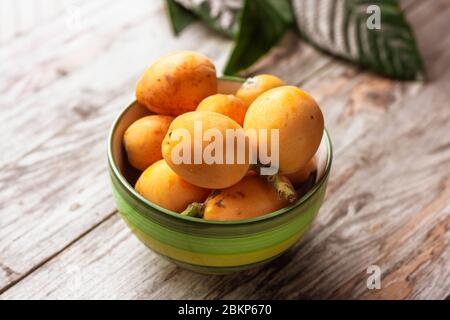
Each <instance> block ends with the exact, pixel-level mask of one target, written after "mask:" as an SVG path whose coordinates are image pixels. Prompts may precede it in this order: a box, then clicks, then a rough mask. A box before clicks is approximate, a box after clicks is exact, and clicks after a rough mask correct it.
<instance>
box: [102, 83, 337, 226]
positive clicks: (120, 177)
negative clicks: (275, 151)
mask: <svg viewBox="0 0 450 320" xmlns="http://www.w3.org/2000/svg"><path fill="white" fill-rule="evenodd" d="M221 80H225V81H236V80H231V79H221ZM135 103H136V100H135V101H133V102H132V103H131V104H130V105H128V106H127V107H126V108H125V109H123V110H122V111H121V112H120V114H119V115H118V116H117V117H116V119H115V120H114V122H113V125H112V127H111V129H110V131H109V135H108V151H107V152H108V164H109V167H110V169H111V171H112V174H114V176H115V177H116V179H117V180H118V181H119V183H120V184H121V185H122V187H124V188H125V189H126V190H127V191H128V193H129V194H130V195H131V196H132V197H134V198H135V199H136V200H138V201H139V202H141V203H143V204H144V205H145V206H146V207H149V208H150V209H153V210H156V211H157V212H158V213H163V214H168V215H170V216H172V217H174V218H176V219H180V220H183V221H185V222H194V223H199V224H207V225H241V224H250V223H255V222H261V221H265V220H270V219H273V218H276V217H278V216H280V215H282V214H284V213H287V212H289V211H291V210H292V209H294V208H297V207H300V206H302V205H303V204H305V203H306V202H307V201H308V200H309V199H310V198H311V197H313V196H314V195H315V194H316V193H317V192H318V191H319V190H320V189H321V187H322V185H323V184H324V183H325V181H327V178H328V176H329V174H330V170H331V164H332V162H333V147H332V143H331V139H330V135H329V133H328V131H327V129H326V128H325V129H324V137H325V144H326V151H327V163H326V166H325V170H324V172H323V174H322V176H321V177H320V179H319V181H318V182H316V183H315V185H314V186H313V187H312V188H311V189H310V190H309V191H308V192H307V193H306V194H304V195H303V196H302V197H301V198H300V199H298V200H297V201H296V202H295V203H293V204H291V205H289V206H287V207H284V208H281V209H279V210H277V211H274V212H271V213H268V214H265V215H262V216H259V217H255V218H249V219H242V220H227V221H223V220H205V219H201V218H196V217H190V216H184V215H181V214H179V213H178V212H175V211H171V210H168V209H165V208H163V207H160V206H158V205H157V204H155V203H153V202H151V201H149V200H147V199H146V198H144V197H143V196H142V195H140V194H139V193H138V192H137V191H136V190H135V189H134V188H133V186H131V184H130V183H129V182H128V181H127V179H126V178H125V177H124V176H123V175H122V173H121V172H120V170H119V168H118V166H117V164H116V160H115V159H114V157H113V152H112V149H113V136H114V133H115V131H116V129H117V127H118V124H119V123H120V121H121V119H122V117H123V116H124V115H125V114H126V112H127V111H128V110H129V109H130V108H132V107H133V106H134V104H135Z"/></svg>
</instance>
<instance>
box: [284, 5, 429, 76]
mask: <svg viewBox="0 0 450 320" xmlns="http://www.w3.org/2000/svg"><path fill="white" fill-rule="evenodd" d="M374 4H375V5H377V6H378V7H379V8H380V13H381V15H380V26H381V28H380V29H369V28H368V26H367V20H368V18H369V17H370V16H372V15H373V13H368V12H367V8H368V6H370V5H374ZM293 8H294V11H295V15H296V20H297V25H298V28H299V31H300V34H301V35H302V37H303V38H305V39H306V40H307V41H309V42H311V43H312V44H313V45H315V46H316V47H318V48H319V49H321V50H323V51H325V52H327V53H330V54H333V55H335V56H338V57H341V58H344V59H346V60H350V61H352V62H355V63H358V64H360V65H362V66H365V67H367V68H368V69H370V70H373V71H375V72H378V73H380V74H383V75H386V76H388V77H392V78H396V79H403V80H415V79H421V78H423V64H422V61H421V58H420V54H419V52H418V50H417V46H416V42H415V38H414V34H413V31H412V29H411V27H410V26H409V24H408V22H407V21H406V19H405V17H404V14H403V12H402V9H401V8H400V5H399V3H398V1H397V0H383V1H374V0H315V1H305V0H293ZM324 19H325V20H324ZM324 21H325V23H324Z"/></svg>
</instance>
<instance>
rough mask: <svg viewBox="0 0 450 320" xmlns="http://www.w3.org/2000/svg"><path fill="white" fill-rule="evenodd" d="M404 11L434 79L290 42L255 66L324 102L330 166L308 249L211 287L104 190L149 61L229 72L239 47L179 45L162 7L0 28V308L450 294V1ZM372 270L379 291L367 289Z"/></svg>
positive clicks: (200, 32) (141, 1)
mask: <svg viewBox="0 0 450 320" xmlns="http://www.w3.org/2000/svg"><path fill="white" fill-rule="evenodd" d="M41 1H43V2H45V1H44V0H41ZM15 2H16V1H15ZM18 2H21V1H18ZM22 2H23V1H22ZM4 3H6V2H3V4H4ZM48 3H53V2H52V1H49V2H48ZM405 6H406V9H407V12H408V14H407V15H408V18H409V19H410V20H411V22H412V23H413V25H414V28H415V30H416V34H417V37H418V40H419V45H420V48H421V51H422V52H423V56H424V59H425V61H426V64H427V67H428V70H429V76H430V80H429V81H428V82H427V83H402V82H396V81H393V80H388V79H383V78H381V77H379V76H376V75H373V74H371V73H368V72H365V71H361V70H359V69H358V68H356V67H354V66H351V65H348V64H346V63H343V62H341V61H337V60H335V59H332V58H330V57H329V56H326V55H323V54H321V53H319V52H317V51H316V50H314V49H312V48H311V47H309V46H308V45H306V44H304V43H302V42H301V41H299V40H297V38H296V37H295V35H293V34H289V35H287V36H286V37H285V38H284V39H283V41H282V44H281V45H280V46H279V47H278V48H276V49H275V50H273V51H272V52H271V54H270V55H269V56H268V57H266V58H265V59H264V60H263V61H261V62H260V63H259V64H258V65H257V66H255V67H254V68H253V69H252V70H251V72H252V73H259V72H270V73H274V74H277V75H279V76H281V77H282V78H283V79H285V81H286V82H289V83H292V84H298V85H301V86H302V87H303V88H305V89H306V90H308V91H310V92H311V93H312V94H313V95H314V96H315V97H316V98H317V100H318V101H319V103H320V105H321V107H322V109H323V111H324V114H325V118H326V124H327V127H328V129H329V131H330V133H331V136H332V138H333V142H334V149H335V161H334V165H333V171H332V176H331V178H330V183H329V189H328V193H327V197H326V201H325V203H324V205H323V207H322V209H321V211H320V213H319V216H318V219H317V221H316V222H315V224H314V226H313V228H312V230H311V231H310V232H309V233H308V234H307V236H306V237H305V238H304V239H303V240H302V241H301V242H300V243H298V244H297V245H296V246H295V247H294V248H293V249H291V250H290V251H289V252H288V253H287V254H286V255H284V256H282V257H281V258H279V259H278V260H276V261H274V262H273V263H270V264H269V265H267V266H265V267H262V268H260V269H256V270H251V271H248V272H245V273H241V274H237V275H231V276H214V277H211V276H203V275H197V274H193V273H191V272H188V271H184V270H181V269H180V268H177V267H175V266H174V265H172V264H170V263H168V262H166V261H164V260H163V259H161V258H159V257H158V256H156V255H155V254H154V253H152V252H151V251H149V250H148V249H146V248H145V247H144V246H143V245H142V244H140V243H139V242H138V241H137V240H136V239H135V238H134V237H133V236H132V235H131V233H130V232H129V231H128V230H127V228H126V226H125V224H124V223H123V222H122V221H121V220H120V218H119V217H118V216H117V214H116V211H115V207H114V203H113V200H112V197H111V194H110V187H109V181H108V175H107V168H106V137H107V133H108V130H109V127H110V126H111V123H112V121H113V119H114V117H115V116H116V115H117V113H118V112H119V111H120V110H121V109H122V108H123V107H125V106H126V105H127V103H128V102H130V101H131V100H132V99H133V93H134V91H133V87H134V83H135V81H136V80H137V78H138V76H139V74H140V73H141V72H142V70H143V69H144V68H145V66H147V65H148V64H149V63H150V62H151V61H152V60H154V59H155V58H157V57H159V56H160V55H162V54H164V53H167V52H170V51H174V50H178V49H190V50H197V51H200V52H202V53H205V54H207V55H208V56H210V57H211V58H212V59H213V60H214V61H215V62H216V64H217V66H218V69H219V70H220V69H221V67H222V66H223V64H224V62H225V60H226V58H227V54H228V51H229V49H230V45H231V44H230V42H229V41H228V40H227V39H224V38H221V37H219V36H217V35H216V34H214V33H213V32H211V31H209V30H207V29H206V28H205V27H204V26H202V25H201V24H194V25H192V26H190V27H189V28H188V29H187V30H186V31H185V32H184V33H183V34H182V36H181V37H179V38H174V37H173V36H172V33H171V30H170V27H169V25H168V22H167V19H166V17H165V12H164V6H163V3H162V1H154V0H151V1H149V0H138V1H133V5H130V2H129V1H125V0H119V1H103V0H95V1H78V2H67V3H65V4H64V6H62V7H61V6H57V5H55V6H54V7H51V6H50V9H48V10H47V9H46V10H47V11H46V10H44V11H46V14H44V16H45V17H46V18H42V19H35V20H33V21H37V22H29V25H31V27H29V26H28V27H26V28H25V27H22V26H20V27H19V26H18V27H16V29H17V30H22V29H23V30H27V31H20V32H19V31H17V32H16V31H14V32H13V31H11V30H12V29H14V28H13V27H9V28H12V29H9V28H8V30H10V31H9V32H10V33H11V34H14V35H13V36H11V35H8V36H5V35H3V32H2V31H1V30H3V29H0V61H2V63H1V64H0V117H1V119H2V123H3V125H2V129H3V130H2V139H1V141H0V144H1V149H2V153H1V155H0V168H1V169H0V190H1V192H0V298H2V299H10V298H141V299H142V298H145V299H155V298H169V299H175V298H188V299H194V298H196V299H203V298H207V299H208V298H396V299H411V298H421V299H432V298H438V299H441V298H445V297H447V296H449V295H450V268H449V266H450V245H449V241H450V236H449V227H450V109H449V108H448V101H449V100H450V36H449V35H448V31H447V27H448V21H449V19H450V5H449V3H448V1H444V0H436V1H433V2H432V4H430V3H424V2H421V1H413V0H411V1H407V5H405ZM76 8H78V9H79V11H78V13H77V11H76V10H75V11H73V10H72V9H76ZM25 11H26V10H25ZM2 15H4V13H3V11H2V13H1V14H0V17H1V16H2ZM74 17H76V18H74ZM430 17H433V19H430ZM78 18H79V19H78ZM31 19H34V18H30V17H28V18H27V19H26V20H27V21H31ZM77 19H78V20H77ZM12 21H15V20H12ZM12 25H13V23H12ZM16 29H14V30H16ZM371 264H377V265H379V266H380V267H381V269H382V272H383V274H382V289H381V290H375V291H371V290H368V289H367V288H366V278H367V275H366V268H367V267H368V266H369V265H371Z"/></svg>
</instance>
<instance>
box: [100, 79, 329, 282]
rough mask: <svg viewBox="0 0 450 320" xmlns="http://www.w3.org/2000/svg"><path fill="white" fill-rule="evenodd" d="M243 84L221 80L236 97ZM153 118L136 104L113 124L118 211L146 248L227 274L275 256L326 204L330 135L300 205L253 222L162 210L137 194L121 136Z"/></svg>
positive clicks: (112, 165) (111, 149)
mask: <svg viewBox="0 0 450 320" xmlns="http://www.w3.org/2000/svg"><path fill="white" fill-rule="evenodd" d="M240 84H241V83H240V82H239V81H234V80H220V82H219V92H221V93H227V94H229V93H235V92H236V90H237V88H238V87H239V86H240ZM148 114H150V113H149V111H147V109H146V108H145V107H143V106H142V105H140V104H139V103H137V102H133V103H132V104H131V105H130V106H129V107H127V108H126V109H125V110H124V111H123V112H122V113H121V114H120V115H119V117H118V118H117V119H116V121H115V122H114V125H113V127H112V129H111V133H110V135H109V143H108V164H109V171H110V176H111V182H112V190H113V196H114V199H115V201H116V204H117V208H118V210H119V212H120V215H121V217H122V218H123V220H124V221H125V222H126V224H127V225H128V226H129V228H130V229H131V231H132V232H133V233H134V234H135V235H136V236H137V237H138V238H139V239H140V240H141V241H142V242H143V243H144V244H145V245H146V246H148V247H149V248H151V249H152V250H154V251H155V252H157V253H158V254H160V255H162V256H163V257H166V258H167V259H169V260H171V261H173V262H174V263H176V264H178V265H180V266H181V267H184V268H187V269H190V270H193V271H197V272H201V273H209V274H222V273H229V272H235V271H241V270H245V269H248V268H251V267H254V266H259V265H261V264H264V263H266V262H268V261H270V260H272V259H274V258H276V257H277V256H279V255H280V254H282V253H283V252H285V251H286V250H287V249H288V248H289V247H291V246H292V245H293V244H295V243H296V242H297V241H298V240H299V239H300V238H301V237H302V236H303V235H304V234H305V232H306V231H307V230H308V229H309V228H310V226H311V224H312V222H313V220H314V218H315V216H316V214H317V212H318V211H319V208H320V206H321V204H322V201H323V198H324V195H325V189H326V185H327V180H328V175H329V172H330V168H331V161H332V149H331V142H330V139H329V136H328V133H327V132H326V131H325V134H324V136H323V139H322V143H321V145H320V147H319V150H318V152H317V154H316V159H317V162H318V173H317V178H316V181H315V183H314V186H313V187H312V188H311V189H310V190H309V191H308V192H307V193H306V194H305V195H304V196H303V197H301V198H300V199H299V200H298V201H297V202H295V203H294V204H292V205H291V206H289V207H286V208H283V209H281V210H278V211H275V212H273V213H270V214H267V215H264V216H261V217H257V218H253V219H246V220H239V221H214V220H203V219H199V218H193V217H188V216H182V215H180V214H178V213H176V212H172V211H169V210H166V209H164V208H161V207H159V206H158V205H156V204H154V203H151V202H150V201H148V200H146V199H145V198H143V197H142V196H141V195H140V194H138V193H137V192H136V191H135V190H134V188H133V185H134V182H135V180H136V178H137V176H138V174H139V173H138V172H136V171H135V170H134V169H132V168H130V166H129V165H128V164H127V161H126V155H125V151H124V149H123V145H122V137H123V134H124V132H125V130H126V128H127V127H128V126H129V125H130V124H131V123H133V122H134V121H135V120H136V119H138V118H140V117H143V116H145V115H148Z"/></svg>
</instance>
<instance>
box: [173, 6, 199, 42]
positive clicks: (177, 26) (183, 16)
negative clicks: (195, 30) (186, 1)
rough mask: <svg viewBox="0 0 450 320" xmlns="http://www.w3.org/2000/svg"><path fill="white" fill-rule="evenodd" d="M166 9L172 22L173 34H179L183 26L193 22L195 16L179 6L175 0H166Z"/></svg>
mask: <svg viewBox="0 0 450 320" xmlns="http://www.w3.org/2000/svg"><path fill="white" fill-rule="evenodd" d="M166 4H167V11H168V14H169V17H170V21H171V23H172V30H173V32H174V33H175V35H178V34H180V32H181V31H183V29H184V28H186V27H187V26H188V25H189V24H191V23H192V22H194V21H195V20H196V19H197V18H196V17H195V15H193V14H192V13H191V12H190V11H189V10H187V9H185V8H184V7H182V6H180V5H179V4H178V3H176V2H175V0H166Z"/></svg>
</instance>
